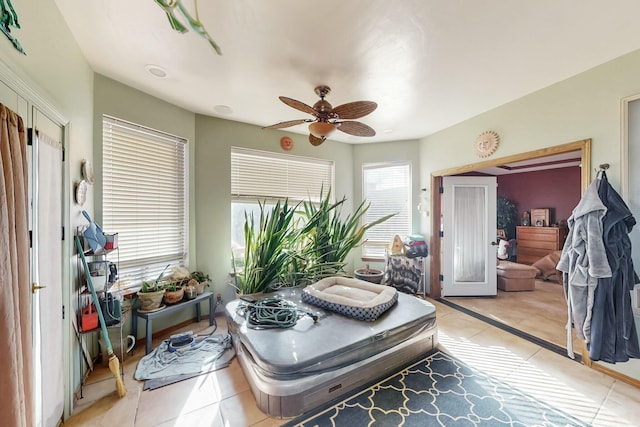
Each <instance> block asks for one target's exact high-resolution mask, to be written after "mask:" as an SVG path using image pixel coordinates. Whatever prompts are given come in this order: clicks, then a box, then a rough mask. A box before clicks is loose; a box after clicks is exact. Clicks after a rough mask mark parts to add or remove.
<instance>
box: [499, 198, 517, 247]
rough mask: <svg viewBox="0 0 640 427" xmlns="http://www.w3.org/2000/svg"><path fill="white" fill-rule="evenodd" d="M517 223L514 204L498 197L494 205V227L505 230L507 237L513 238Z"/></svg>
mask: <svg viewBox="0 0 640 427" xmlns="http://www.w3.org/2000/svg"><path fill="white" fill-rule="evenodd" d="M517 221H518V209H517V208H516V205H515V203H513V202H512V201H511V200H509V199H507V198H506V197H504V196H498V199H497V205H496V227H497V228H498V230H505V233H506V234H507V237H513V236H515V234H516V233H515V226H516V223H517Z"/></svg>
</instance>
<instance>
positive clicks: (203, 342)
mask: <svg viewBox="0 0 640 427" xmlns="http://www.w3.org/2000/svg"><path fill="white" fill-rule="evenodd" d="M234 356H235V350H234V349H233V346H232V345H231V336H230V335H228V334H224V335H223V334H218V335H212V336H209V337H205V338H202V339H198V340H197V341H196V344H195V345H194V346H193V347H188V348H185V349H182V350H179V351H175V352H170V351H169V344H168V342H167V341H163V342H162V343H160V345H159V346H158V347H156V348H155V349H153V351H152V352H151V353H149V354H147V355H146V356H144V357H143V358H142V359H140V362H138V366H137V367H136V371H135V373H134V378H135V379H136V380H139V381H144V382H145V383H144V386H143V389H144V390H153V389H156V388H159V387H164V386H166V385H169V384H174V383H176V382H179V381H183V380H186V379H189V378H193V377H196V376H198V375H202V374H206V373H209V372H213V371H215V370H217V369H221V368H225V367H227V366H229V364H230V363H231V360H232V359H233V358H234Z"/></svg>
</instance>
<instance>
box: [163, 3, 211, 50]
mask: <svg viewBox="0 0 640 427" xmlns="http://www.w3.org/2000/svg"><path fill="white" fill-rule="evenodd" d="M155 2H156V3H157V4H158V6H160V8H162V10H164V12H165V13H166V14H167V19H168V20H169V24H170V25H171V28H173V29H174V30H176V31H177V32H179V33H182V34H184V33H186V32H187V31H188V29H187V27H186V26H185V25H184V24H182V22H180V20H179V19H178V17H177V16H176V12H178V13H180V14H181V15H182V16H183V18H184V19H186V21H187V23H188V24H189V26H190V27H191V28H192V29H193V31H195V32H196V33H198V34H200V36H202V37H203V38H205V39H206V40H207V41H208V42H209V44H210V45H211V47H213V49H214V50H215V51H216V53H217V54H218V55H222V49H220V46H218V44H217V43H216V42H215V41H214V40H213V39H212V38H211V36H210V35H209V33H208V32H207V30H206V28H205V27H204V25H203V24H202V22H200V18H199V16H198V1H197V0H196V1H195V8H196V13H195V17H194V16H192V15H191V13H190V12H189V10H187V8H186V7H185V5H184V4H183V3H182V0H155Z"/></svg>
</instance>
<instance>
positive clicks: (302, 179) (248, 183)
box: [231, 147, 334, 202]
mask: <svg viewBox="0 0 640 427" xmlns="http://www.w3.org/2000/svg"><path fill="white" fill-rule="evenodd" d="M333 171H334V163H333V161H330V160H322V159H312V158H307V157H301V156H293V155H290V154H276V153H270V152H266V151H258V150H249V149H245V148H237V147H232V148H231V196H232V198H233V199H234V200H240V199H249V200H256V201H257V200H265V199H267V200H284V199H287V198H288V199H289V200H290V201H292V202H297V201H300V200H309V199H311V200H312V201H314V202H317V201H320V193H321V190H322V189H324V195H326V193H327V191H329V189H330V188H333Z"/></svg>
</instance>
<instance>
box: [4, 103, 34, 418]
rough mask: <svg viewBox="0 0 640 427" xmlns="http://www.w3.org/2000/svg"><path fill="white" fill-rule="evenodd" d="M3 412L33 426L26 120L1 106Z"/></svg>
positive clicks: (5, 416) (7, 416) (6, 415)
mask: <svg viewBox="0 0 640 427" xmlns="http://www.w3.org/2000/svg"><path fill="white" fill-rule="evenodd" d="M0 169H1V170H2V173H1V174H0V317H1V320H0V345H1V348H0V390H2V398H1V399H0V414H2V424H3V425H9V426H31V425H33V405H32V397H33V394H32V384H33V362H32V356H33V355H32V348H31V344H32V329H31V285H30V280H29V224H28V223H29V220H28V218H29V212H28V187H27V148H26V140H25V133H24V123H23V121H22V118H21V117H20V116H18V115H17V114H16V113H14V112H13V111H11V110H9V109H8V108H6V107H5V106H4V105H2V104H0Z"/></svg>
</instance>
